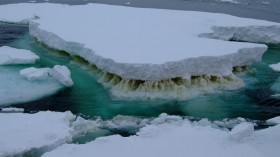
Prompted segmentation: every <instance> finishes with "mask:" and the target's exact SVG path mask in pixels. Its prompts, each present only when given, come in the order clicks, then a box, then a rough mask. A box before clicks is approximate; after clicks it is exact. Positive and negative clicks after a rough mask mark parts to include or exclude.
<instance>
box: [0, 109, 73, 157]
mask: <svg viewBox="0 0 280 157" xmlns="http://www.w3.org/2000/svg"><path fill="white" fill-rule="evenodd" d="M0 119H1V121H0V126H1V129H0V138H1V140H0V156H1V157H2V156H14V155H19V154H21V153H24V152H27V151H30V150H31V149H45V150H48V149H51V148H52V147H57V146H58V145H61V144H63V143H65V142H67V141H71V138H72V136H71V134H70V132H71V131H72V130H73V129H72V128H71V127H70V122H71V121H73V120H74V119H75V116H74V115H73V114H72V113H70V112H65V113H56V112H49V111H48V112H39V113H36V114H24V113H0Z"/></svg>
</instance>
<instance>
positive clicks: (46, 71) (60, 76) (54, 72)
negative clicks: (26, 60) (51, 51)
mask: <svg viewBox="0 0 280 157" xmlns="http://www.w3.org/2000/svg"><path fill="white" fill-rule="evenodd" d="M20 75H21V76H24V77H25V78H26V79H27V80H29V81H34V80H46V79H47V78H48V77H49V76H50V77H53V78H55V79H56V80H57V81H58V82H60V83H61V84H63V85H64V86H66V87H71V86H73V84H74V83H73V80H72V78H71V72H70V70H69V69H68V68H67V67H66V66H61V65H55V66H54V67H53V68H52V69H51V68H34V67H31V68H26V69H23V70H21V71H20Z"/></svg>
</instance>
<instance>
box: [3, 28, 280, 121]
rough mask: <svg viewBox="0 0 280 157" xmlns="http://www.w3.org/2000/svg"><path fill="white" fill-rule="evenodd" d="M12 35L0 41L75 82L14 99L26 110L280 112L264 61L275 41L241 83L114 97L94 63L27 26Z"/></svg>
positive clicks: (203, 114)
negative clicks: (158, 95) (181, 97)
mask: <svg viewBox="0 0 280 157" xmlns="http://www.w3.org/2000/svg"><path fill="white" fill-rule="evenodd" d="M2 25H3V24H2ZM17 36H19V37H20V38H19V39H15V40H13V42H10V43H4V42H3V41H0V42H2V45H9V46H12V47H15V48H22V49H29V50H31V51H33V52H34V53H36V54H37V55H39V56H40V58H41V59H40V61H39V62H37V63H36V65H35V67H53V66H54V65H56V64H59V65H66V66H67V67H68V68H69V69H70V70H71V72H72V78H73V80H74V82H75V85H74V86H73V87H72V88H67V89H65V90H63V91H60V92H59V93H57V94H55V95H53V96H50V97H46V98H43V99H40V100H37V101H34V102H29V103H24V104H13V106H16V107H23V108H25V110H26V111H27V112H33V111H40V110H53V111H66V110H70V111H72V112H73V113H75V114H81V115H83V116H87V117H95V116H100V117H102V118H104V119H110V118H112V117H114V116H116V115H119V114H120V115H132V116H139V117H155V116H158V115H159V114H161V113H167V114H172V115H186V116H193V117H196V118H209V119H213V120H214V119H223V118H235V117H245V118H250V119H260V120H261V119H268V118H271V117H274V116H279V115H280V99H276V98H272V97H270V96H271V95H272V94H275V93H274V92H273V91H271V89H270V87H271V85H272V84H273V83H274V82H275V81H276V80H277V78H278V77H279V73H277V72H274V71H272V70H271V69H270V68H269V67H268V65H269V64H272V63H276V62H280V48H279V47H278V48H277V47H276V48H270V49H269V50H268V51H267V52H266V53H265V54H264V56H263V61H262V62H261V63H256V64H254V65H252V68H255V69H256V72H250V73H247V74H241V77H242V79H244V81H245V84H246V87H245V88H242V89H239V90H235V91H227V92H224V93H217V94H208V95H201V96H199V97H195V98H193V99H190V100H187V101H176V100H170V101H160V100H146V101H128V100H127V101H126V100H122V101H119V100H112V99H111V98H110V93H109V91H108V90H107V89H105V88H104V87H103V86H102V85H101V84H99V83H98V81H97V80H98V74H97V71H96V69H95V68H94V66H92V65H89V64H88V63H86V62H84V61H83V60H81V59H79V58H72V57H70V56H68V55H67V54H66V53H64V52H59V51H55V50H52V49H48V48H47V47H45V46H44V45H42V44H40V43H38V42H36V41H35V39H33V38H32V37H31V36H30V35H29V34H28V33H27V31H26V32H25V33H23V34H19V35H17ZM3 43H4V44H3ZM19 67H20V66H17V68H19ZM7 68H14V66H7Z"/></svg>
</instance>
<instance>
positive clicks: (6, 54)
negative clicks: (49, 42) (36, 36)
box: [0, 46, 39, 65]
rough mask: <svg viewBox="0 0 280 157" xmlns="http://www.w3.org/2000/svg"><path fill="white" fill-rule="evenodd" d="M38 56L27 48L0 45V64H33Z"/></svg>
mask: <svg viewBox="0 0 280 157" xmlns="http://www.w3.org/2000/svg"><path fill="white" fill-rule="evenodd" d="M38 59H39V56H37V55H36V54H34V53H33V52H31V51H29V50H23V49H16V48H12V47H8V46H2V47H0V65H7V64H33V63H35V61H36V60H38Z"/></svg>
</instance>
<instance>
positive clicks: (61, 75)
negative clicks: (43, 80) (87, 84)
mask: <svg viewBox="0 0 280 157" xmlns="http://www.w3.org/2000/svg"><path fill="white" fill-rule="evenodd" d="M49 74H50V75H51V76H52V77H54V78H55V79H57V80H58V81H59V82H60V83H61V84H63V85H64V86H66V87H71V86H73V84H74V82H73V80H72V78H71V72H70V70H69V69H68V68H67V67H66V66H64V65H55V66H54V67H53V68H52V69H51V70H50V71H49Z"/></svg>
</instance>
